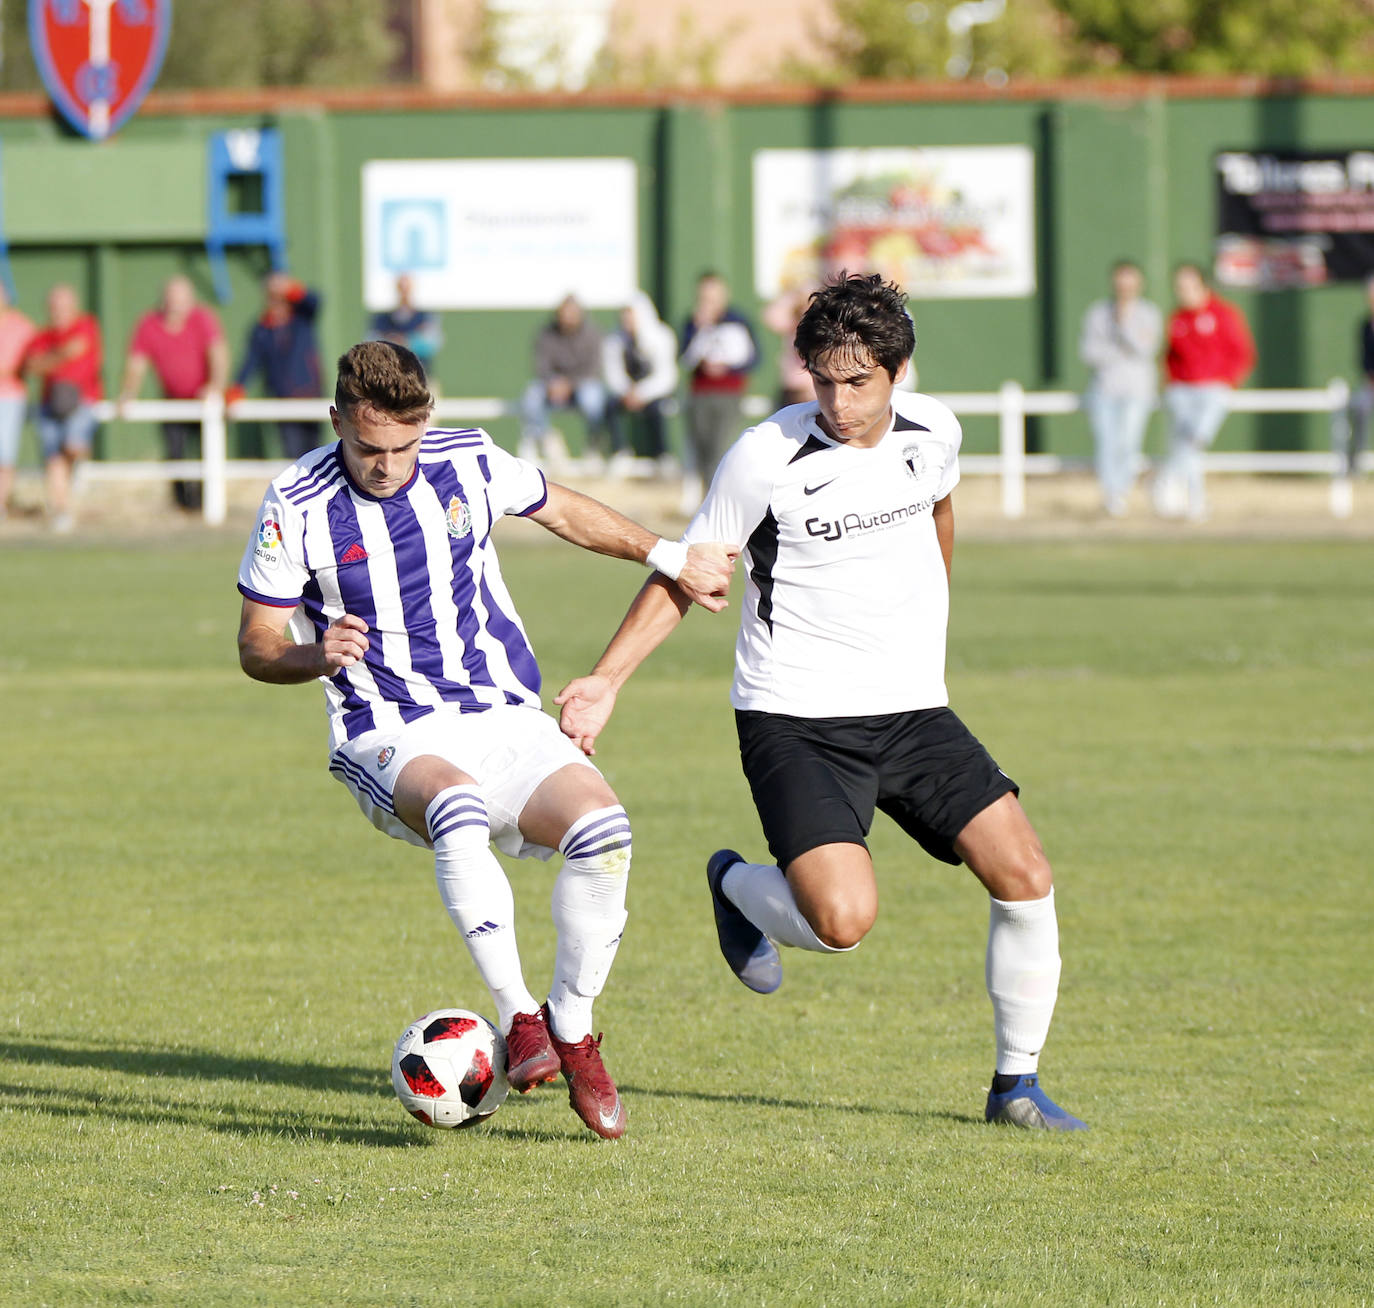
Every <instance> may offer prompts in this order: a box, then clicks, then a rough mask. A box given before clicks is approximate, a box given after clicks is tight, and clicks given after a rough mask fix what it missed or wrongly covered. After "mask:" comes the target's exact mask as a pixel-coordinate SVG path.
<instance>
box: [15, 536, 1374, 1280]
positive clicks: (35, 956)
mask: <svg viewBox="0 0 1374 1308" xmlns="http://www.w3.org/2000/svg"><path fill="white" fill-rule="evenodd" d="M532 534H537V533H534V531H533V529H532V528H519V527H517V528H515V529H513V531H512V533H511V535H510V536H509V537H508V540H507V546H506V567H507V572H508V574H509V578H510V581H511V585H512V588H513V590H514V592H515V594H516V597H517V600H518V602H519V603H520V606H521V609H522V611H523V613H524V615H525V617H526V620H527V622H528V625H529V627H530V629H531V633H532V635H533V636H534V638H535V643H536V646H537V648H538V650H539V652H540V654H541V658H542V662H543V664H544V669H545V676H546V687H547V690H548V691H549V692H550V693H552V692H553V691H555V690H556V689H557V688H558V686H560V685H561V684H562V683H563V681H564V680H566V679H567V678H568V677H570V676H572V675H575V674H576V673H578V672H580V671H583V670H585V668H586V667H587V666H588V664H589V663H590V661H591V660H592V659H593V658H594V657H595V655H596V654H597V653H598V652H599V650H600V648H601V647H602V645H603V644H604V642H605V640H606V638H607V637H608V635H609V633H610V631H611V629H612V626H613V624H614V622H615V620H616V619H617V618H618V616H619V614H620V612H621V611H622V610H623V608H624V605H625V604H626V602H627V601H628V599H629V597H630V595H631V594H632V593H633V591H634V589H635V587H636V586H637V585H638V584H639V581H640V579H641V578H640V576H639V575H637V574H636V571H635V570H634V569H633V568H630V567H628V566H626V565H623V564H616V563H612V562H610V561H605V560H596V559H592V558H590V557H588V556H586V555H583V554H580V553H579V552H578V551H575V550H573V549H571V548H567V547H558V546H553V547H545V546H543V545H540V546H538V547H535V546H533V545H531V544H527V541H528V540H529V537H530V535H532ZM238 550H239V545H238V542H236V541H230V540H229V539H228V538H221V539H210V540H208V541H205V542H197V541H196V540H195V538H191V537H187V538H183V539H175V540H170V541H168V542H164V543H162V544H159V545H157V546H154V545H151V544H149V545H128V546H124V547H111V546H95V545H91V544H89V543H84V544H83V543H80V542H77V543H71V544H62V545H56V546H49V545H48V544H47V543H43V544H42V545H39V544H32V545H28V546H24V545H16V546H14V547H12V548H7V549H6V550H5V552H4V557H3V560H0V599H3V607H2V608H0V613H3V635H0V694H2V698H0V703H2V704H3V710H0V712H2V713H3V723H4V728H3V740H4V745H3V751H4V764H3V777H4V785H3V800H2V801H0V866H3V876H4V881H3V884H4V892H5V893H4V901H5V902H4V912H3V922H4V935H3V944H2V945H0V1214H2V1215H3V1220H0V1302H3V1303H5V1304H9V1303H14V1304H168V1305H171V1304H177V1305H186V1304H226V1305H228V1304H233V1305H238V1304H292V1305H295V1304H314V1303H348V1304H378V1305H396V1304H417V1305H419V1304H423V1305H430V1304H448V1303H454V1304H465V1303H482V1304H496V1305H503V1304H549V1305H555V1304H616V1303H624V1304H650V1303H683V1304H711V1303H730V1304H751V1305H754V1304H757V1305H780V1304H798V1305H802V1304H805V1305H819V1304H828V1305H842V1304H873V1303H897V1302H907V1303H913V1304H964V1303H967V1304H1006V1305H1022V1304H1028V1303H1033V1304H1049V1305H1057V1304H1212V1303H1221V1304H1244V1305H1255V1304H1285V1305H1287V1304H1311V1305H1330V1304H1362V1303H1369V1302H1370V1301H1371V1299H1374V1200H1372V1199H1371V1195H1374V1183H1371V1176H1374V1149H1372V1148H1371V1133H1372V1129H1374V1110H1371V1107H1370V1086H1371V1081H1372V1080H1374V1076H1372V1075H1371V1074H1372V1073H1374V995H1372V993H1371V976H1372V975H1374V965H1372V964H1371V958H1372V957H1374V949H1371V944H1370V941H1371V936H1372V935H1374V930H1372V929H1374V875H1371V863H1370V854H1369V851H1370V848H1371V846H1374V805H1371V802H1370V788H1371V780H1372V779H1374V777H1372V774H1371V757H1372V756H1374V714H1372V713H1371V708H1370V705H1371V698H1372V696H1374V548H1371V547H1370V546H1369V545H1368V544H1358V543H1331V544H1315V543H1313V544H1294V543H1255V542H1232V543H1218V542H1214V541H1213V542H1196V543H1191V544H1188V543H1160V542H1155V543H1109V544H1108V543H1103V544H1094V543H1078V544H1032V545H1025V544H1021V545H1012V544H992V543H985V544H976V543H975V544H966V545H961V546H960V547H959V550H958V552H957V558H956V564H955V596H954V611H953V620H952V632H951V642H950V686H951V693H952V696H953V702H954V705H955V707H956V708H957V709H958V710H959V711H960V712H961V714H962V715H963V716H964V717H965V718H966V720H967V721H968V722H969V723H970V725H971V726H972V727H973V729H974V730H975V731H976V732H978V733H979V734H980V735H981V736H982V737H983V738H984V739H985V741H986V742H987V743H988V744H989V746H990V747H991V748H992V750H993V752H994V754H995V755H996V756H997V757H998V759H999V761H1001V762H1002V763H1003V765H1004V766H1005V767H1006V768H1007V770H1008V771H1009V772H1010V773H1012V775H1013V776H1015V777H1016V778H1017V779H1018V780H1019V781H1020V782H1021V784H1022V786H1023V792H1024V798H1025V802H1026V805H1027V807H1028V809H1029V810H1030V812H1031V815H1032V817H1033V819H1034V820H1035V822H1036V824H1037V826H1038V828H1039V830H1040V832H1041V834H1042V836H1043V838H1044V840H1045V843H1046V845H1047V847H1048V849H1049V851H1050V854H1051V858H1052V860H1053V862H1054V865H1055V869H1056V877H1057V882H1058V886H1059V907H1060V921H1061V929H1062V937H1063V953H1064V959H1065V969H1064V980H1063V985H1062V989H1061V995H1060V1002H1059V1009H1058V1013H1057V1017H1056V1021H1055V1026H1054V1030H1053V1032H1052V1033H1051V1039H1050V1043H1049V1046H1048V1049H1047V1051H1046V1054H1045V1058H1044V1061H1043V1067H1042V1070H1043V1072H1044V1074H1045V1081H1046V1085H1047V1087H1048V1088H1049V1090H1050V1092H1051V1094H1053V1095H1054V1096H1055V1097H1056V1098H1058V1099H1060V1101H1061V1102H1062V1103H1064V1104H1065V1105H1066V1106H1067V1107H1068V1108H1069V1109H1070V1110H1071V1111H1073V1112H1075V1113H1078V1114H1080V1115H1081V1116H1082V1117H1084V1118H1085V1119H1086V1120H1087V1121H1088V1122H1089V1123H1090V1125H1091V1127H1092V1130H1091V1133H1089V1134H1088V1135H1086V1136H1083V1137H1080V1138H1044V1137H1040V1136H1034V1135H1028V1134H1025V1133H1019V1132H1014V1131H1010V1130H999V1129H992V1128H988V1127H986V1126H985V1125H984V1124H983V1123H982V1121H981V1113H982V1106H983V1097H984V1088H985V1087H986V1085H987V1080H988V1076H989V1074H990V1072H991V1070H992V1051H991V1031H990V1025H991V1024H990V1019H989V1011H988V1005H987V1000H986V996H985V994H984V992H983V980H982V957H983V944H984V936H985V932H986V908H985V906H984V898H983V895H982V893H981V891H980V890H979V889H978V888H977V886H976V885H975V884H974V882H973V880H972V878H970V877H969V876H968V875H967V874H966V873H964V872H962V871H959V870H955V869H949V868H945V867H943V866H939V865H936V864H934V863H932V862H931V861H930V860H928V859H926V858H925V857H924V856H923V855H922V854H921V853H920V851H919V850H918V849H916V848H915V847H914V846H912V845H910V844H908V843H906V842H905V841H904V840H903V839H902V838H901V837H900V836H899V835H898V834H897V833H896V832H895V830H894V829H893V828H892V827H891V826H890V825H888V824H886V822H885V820H884V819H881V818H880V819H879V824H878V826H877V829H876V830H875V832H874V836H873V841H872V845H873V849H874V854H875V857H876V860H877V864H878V869H879V879H880V886H881V893H882V896H883V903H882V910H881V914H880V917H879V921H878V924H877V926H876V927H875V929H874V931H873V932H872V934H871V935H870V936H869V938H868V939H867V940H866V941H865V942H864V944H863V946H862V948H860V949H859V950H857V951H856V952H854V953H853V954H850V955H845V956H843V957H816V956H810V955H801V954H798V953H796V952H789V953H787V954H786V955H785V958H784V962H785V966H786V979H785V982H784V985H783V988H782V990H781V991H780V992H778V994H777V995H775V996H772V997H770V998H767V999H762V998H758V997H756V996H753V995H751V994H749V993H748V992H746V991H745V990H744V989H743V988H742V987H740V986H739V985H738V984H737V983H736V982H735V981H734V980H733V979H732V978H731V976H730V975H729V973H728V971H727V970H726V968H725V966H724V964H723V963H722V962H721V960H720V958H719V956H718V954H717V952H716V948H715V940H714V932H713V930H712V926H711V914H710V907H709V902H708V897H707V894H706V891H705V887H704V878H703V875H702V865H703V861H704V859H705V857H706V855H707V854H708V853H709V852H710V851H711V850H712V849H714V848H715V847H717V846H718V845H721V844H735V845H737V846H739V847H740V848H742V849H744V850H745V851H753V852H761V842H760V840H759V837H758V834H757V827H756V823H755V818H754V815H753V811H752V808H751V806H750V803H749V799H748V794H747V790H746V788H745V785H744V783H743V780H742V779H741V777H740V775H739V771H738V764H737V759H736V753H735V745H734V739H733V726H732V723H731V720H730V715H729V710H728V707H727V703H726V684H727V679H728V673H729V661H730V647H731V642H732V639H733V618H732V617H723V618H721V619H718V620H713V619H711V618H709V617H708V616H707V615H705V614H702V613H697V614H694V615H693V616H692V618H691V620H690V622H689V623H688V624H687V626H686V627H685V628H684V630H682V631H681V632H679V633H678V636H677V637H676V638H675V640H674V642H673V643H671V644H670V645H669V646H667V647H665V648H664V649H663V650H661V651H659V653H658V654H657V655H655V657H654V658H653V659H652V660H651V662H650V663H649V664H648V665H647V666H646V667H645V669H644V670H643V671H642V672H641V674H640V675H639V677H638V679H637V680H636V681H634V682H633V683H631V686H630V687H629V689H628V690H627V692H626V693H625V694H624V696H623V697H622V702H621V708H620V712H619V715H618V718H617V720H616V721H615V722H614V723H613V724H612V728H611V730H610V732H609V733H608V735H607V736H606V737H605V738H604V741H603V747H602V750H601V752H600V753H599V755H598V761H599V762H601V763H602V765H603V767H604V770H605V772H606V774H607V775H608V777H609V778H610V780H611V782H612V783H613V784H614V785H615V787H616V788H617V790H618V791H619V794H620V796H621V798H622V799H623V801H624V802H625V805H626V807H627V808H628V810H629V812H630V815H631V817H632V819H633V821H634V825H635V832H636V841H635V868H634V873H633V876H632V881H631V892H630V909H631V919H630V926H629V930H628V933H627V936H626V938H625V942H624V945H623V948H622V950H621V954H620V958H619V961H618V963H617V966H616V968H615V971H614V972H613V973H612V976H611V982H610V986H609V988H608V991H607V993H606V994H605V996H604V997H603V999H602V1001H601V1002H600V1004H599V1007H598V1026H599V1027H601V1028H602V1029H604V1030H605V1032H606V1042H605V1045H604V1052H605V1055H606V1059H607V1063H608V1066H609V1067H610V1069H611V1071H612V1073H613V1074H614V1075H615V1077H616V1078H617V1080H618V1082H619V1084H620V1086H621V1088H622V1091H623V1093H624V1097H625V1100H626V1104H627V1108H628V1113H629V1133H628V1135H627V1136H626V1137H625V1139H623V1140H622V1141H620V1142H618V1143H609V1142H603V1141H598V1140H597V1139H595V1138H594V1137H592V1136H591V1135H590V1134H589V1133H587V1132H586V1131H584V1130H583V1129H582V1128H581V1126H580V1124H579V1123H578V1122H577V1120H576V1119H575V1118H574V1117H573V1115H572V1113H571V1112H570V1111H569V1109H568V1106H567V1101H566V1095H565V1093H564V1091H563V1090H562V1088H561V1086H559V1087H548V1088H546V1089H544V1090H542V1091H540V1092H537V1093H535V1094H533V1095H532V1096H530V1097H529V1098H528V1099H523V1100H521V1099H517V1098H516V1097H514V1096H512V1099H511V1100H510V1101H508V1103H507V1105H506V1107H504V1108H503V1109H502V1110H501V1112H500V1113H498V1114H497V1116H496V1117H495V1118H493V1119H492V1121H491V1122H490V1123H489V1124H487V1125H485V1126H484V1127H481V1128H479V1129H478V1130H476V1131H468V1132H460V1133H456V1134H449V1133H444V1132H438V1131H428V1130H425V1129H424V1128H423V1127H421V1126H419V1125H418V1124H417V1123H415V1122H413V1121H412V1120H411V1119H410V1118H409V1117H407V1116H406V1115H405V1114H404V1112H403V1111H402V1110H401V1108H400V1106H399V1105H398V1104H397V1103H396V1101H395V1099H394V1097H393V1096H392V1093H391V1089H390V1085H389V1081H388V1073H387V1065H388V1058H389V1054H390V1048H391V1044H392V1041H393V1040H394V1039H395V1037H396V1036H397V1035H398V1034H399V1033H400V1031H401V1029H402V1028H403V1027H404V1026H405V1025H406V1024H407V1022H409V1021H410V1020H411V1019H412V1018H413V1017H415V1016H416V1015H418V1014H419V1013H421V1012H424V1011H425V1010H427V1009H428V1008H431V1007H437V1006H440V1005H445V1004H460V1005H464V1006H468V1007H476V1008H478V1009H483V1008H489V1005H488V1004H487V1003H486V1001H485V995H484V993H483V992H482V991H481V989H480V987H479V985H478V983H477V981H476V977H475V974H474V972H473V971H472V968H471V965H470V963H469V962H468V960H467V958H466V956H465V953H464V951H463V949H462V946H461V942H460V941H459V940H458V938H457V936H456V933H455V932H454V931H453V930H452V928H451V927H450V925H449V923H448V919H447V917H446V916H445V914H444V912H443V908H442V906H441V905H440V903H439V899H438V896H437V894H436V892H435V889H434V885H433V873H432V868H431V866H430V863H429V860H428V859H427V858H426V857H425V856H424V855H423V854H421V853H420V852H419V851H417V850H414V849H411V848H409V847H406V846H403V845H401V844H399V843H397V842H393V841H388V840H386V839H385V838H384V837H382V836H380V835H378V834H377V833H375V832H373V831H371V830H370V829H369V828H368V827H367V826H366V824H365V823H364V822H363V820H362V818H361V817H360V816H359V815H358V813H357V811H356V810H355V809H354V808H353V806H352V801H351V800H350V798H349V797H348V795H347V794H346V793H345V791H344V790H343V788H342V787H341V786H339V785H338V784H337V783H336V782H334V781H333V780H332V779H330V778H329V776H328V775H327V773H326V772H325V768H324V763H325V743H326V738H325V731H324V715H323V709H322V705H321V696H320V693H319V691H318V689H317V688H315V687H313V686H305V687H296V688H281V687H269V686H261V685H256V684H254V683H251V682H249V681H248V680H247V679H246V678H244V677H243V676H242V674H241V673H240V672H239V670H238V667H237V663H236V660H235V656H234V648H233V636H234V628H235V625H236V621H237V611H238V598H237V595H236V594H235V592H234V589H233V581H234V571H235V567H236V563H237V557H238ZM738 592H739V587H738V585H737V587H736V594H735V598H734V602H735V603H738ZM835 675H836V676H840V677H842V676H843V675H844V669H843V668H837V669H835ZM512 871H513V880H514V884H515V888H516V896H517V904H518V909H519V913H520V932H521V939H522V947H523V953H524V958H525V963H526V970H527V974H528V978H529V981H530V983H531V986H532V988H534V989H535V990H536V992H537V993H539V992H540V987H542V986H545V985H547V982H548V974H549V968H550V965H551V960H552V953H553V945H552V930H551V927H550V924H549V921H548V908H547V904H548V895H549V890H550V887H551V885H552V878H553V870H552V868H551V867H549V866H547V865H539V864H523V865H512Z"/></svg>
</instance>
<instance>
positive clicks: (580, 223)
mask: <svg viewBox="0 0 1374 1308" xmlns="http://www.w3.org/2000/svg"><path fill="white" fill-rule="evenodd" d="M362 193H363V298H364V301H365V303H366V305H367V308H368V309H370V310H380V309H389V308H392V307H393V306H394V305H395V303H396V278H397V276H398V274H400V273H408V274H409V275H410V277H411V280H412V282H413V284H414V298H415V303H416V304H417V305H419V306H421V307H422V308H426V309H547V308H551V307H552V306H553V305H555V304H557V303H558V301H559V300H561V299H562V298H563V297H564V296H565V295H568V294H570V293H571V294H573V295H575V296H577V298H578V299H579V300H580V301H581V302H582V303H583V304H584V305H585V306H586V307H588V308H593V309H609V308H616V307H618V306H620V305H623V304H625V303H626V302H627V301H628V300H629V298H630V296H631V295H632V294H633V293H634V291H635V289H636V286H637V283H638V273H639V257H638V248H637V232H638V205H637V183H636V176H635V165H634V161H633V160H632V159H374V160H371V161H369V162H368V163H365V164H364V165H363V170H362Z"/></svg>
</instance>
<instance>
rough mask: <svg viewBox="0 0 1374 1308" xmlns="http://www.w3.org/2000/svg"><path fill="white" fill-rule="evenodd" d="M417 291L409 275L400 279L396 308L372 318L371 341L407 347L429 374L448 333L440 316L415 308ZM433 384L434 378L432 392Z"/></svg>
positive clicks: (397, 285)
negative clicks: (440, 321)
mask: <svg viewBox="0 0 1374 1308" xmlns="http://www.w3.org/2000/svg"><path fill="white" fill-rule="evenodd" d="M414 292H415V285H414V283H413V282H412V281H411V279H410V274H409V273H402V274H401V275H400V276H399V277H398V278H396V307H395V308H394V309H390V310H388V311H387V312H386V313H374V314H373V315H372V322H371V326H370V329H369V330H370V333H371V334H370V335H369V337H368V339H369V340H374V341H390V342H391V343H392V344H393V345H404V346H405V347H406V349H408V350H409V351H410V352H411V353H412V354H413V355H414V356H415V357H416V358H417V359H419V360H420V362H421V363H422V364H424V365H425V372H426V373H427V374H432V373H433V371H434V356H435V355H436V354H437V353H438V352H439V347H440V346H441V345H442V344H443V343H444V332H443V328H442V327H440V326H439V318H438V315H437V314H433V313H430V312H428V311H427V310H425V309H417V308H416V307H415V305H414V304H413V303H412V300H411V297H412V296H413V294H414ZM433 384H434V383H433V380H432V379H431V381H430V386H431V389H432V388H433Z"/></svg>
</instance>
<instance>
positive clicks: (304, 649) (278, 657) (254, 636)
mask: <svg viewBox="0 0 1374 1308" xmlns="http://www.w3.org/2000/svg"><path fill="white" fill-rule="evenodd" d="M291 613H292V610H291V609H285V608H277V607H275V606H274V605H271V604H259V603H257V602H256V601H255V600H250V599H245V600H244V601H243V611H242V614H241V615H240V617H239V666H240V667H241V668H242V669H243V670H244V671H245V672H246V673H247V674H248V675H249V676H250V677H252V678H253V680H254V681H267V682H271V683H272V684H274V685H279V686H291V685H298V684H299V683H301V682H304V681H314V680H315V678H316V677H329V676H333V674H334V673H335V672H336V671H338V669H339V668H351V667H352V666H353V665H354V664H355V663H358V662H360V661H361V660H362V657H363V655H364V654H366V653H367V647H368V640H367V623H365V622H364V621H363V620H362V619H361V618H355V617H354V616H353V615H352V614H351V613H345V614H344V615H343V617H341V618H339V619H338V620H337V621H335V622H333V623H331V624H330V626H328V627H327V628H325V633H324V637H323V639H321V640H318V641H316V642H315V643H314V644H313V645H297V644H296V643H295V642H294V641H293V640H291V638H290V637H289V636H287V634H286V624H287V623H288V622H289V621H290V620H291Z"/></svg>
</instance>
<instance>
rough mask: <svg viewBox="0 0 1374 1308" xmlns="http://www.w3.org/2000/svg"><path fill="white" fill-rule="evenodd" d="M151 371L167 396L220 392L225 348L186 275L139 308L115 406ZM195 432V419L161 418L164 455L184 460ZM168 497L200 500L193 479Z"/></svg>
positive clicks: (188, 503)
mask: <svg viewBox="0 0 1374 1308" xmlns="http://www.w3.org/2000/svg"><path fill="white" fill-rule="evenodd" d="M149 365H151V366H152V369H153V371H154V372H155V373H157V378H158V381H159V382H160V383H161V386H162V394H163V397H164V398H165V399H169V400H198V399H203V398H204V397H205V396H206V395H208V394H210V393H211V392H219V393H223V391H224V387H225V384H226V383H227V382H228V380H229V347H228V345H226V344H225V340H224V332H223V330H222V329H221V327H220V323H219V319H218V318H217V317H216V316H215V314H214V313H213V312H212V311H211V310H210V309H207V308H206V307H205V306H204V305H203V304H198V303H197V302H196V291H195V287H194V286H192V285H191V279H190V278H189V277H183V276H180V275H178V276H176V277H172V278H170V279H169V280H168V282H167V284H166V286H164V287H163V288H162V301H161V303H160V304H159V305H158V307H157V308H156V309H152V310H150V311H149V312H148V313H145V314H144V315H143V317H142V318H140V319H139V320H138V323H137V325H136V326H135V327H134V334H133V336H132V337H131V338H130V340H129V353H128V357H127V359H126V360H125V363H124V384H123V386H122V387H121V388H120V392H119V402H120V404H121V405H123V404H126V403H128V401H130V400H132V399H134V398H135V397H136V396H137V395H138V392H139V388H140V387H141V386H142V385H143V379H144V378H145V377H146V376H147V375H148V368H149ZM199 436H200V424H199V423H196V422H164V423H163V424H162V441H163V445H164V446H165V447H166V450H167V457H168V458H169V459H184V458H186V457H187V452H188V450H192V449H194V446H195V442H196V441H197V440H198V439H199ZM172 496H173V498H174V499H175V501H176V503H177V504H178V505H179V506H180V507H181V508H183V509H198V508H200V504H201V483H200V482H199V481H178V482H174V483H173V485H172Z"/></svg>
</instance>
